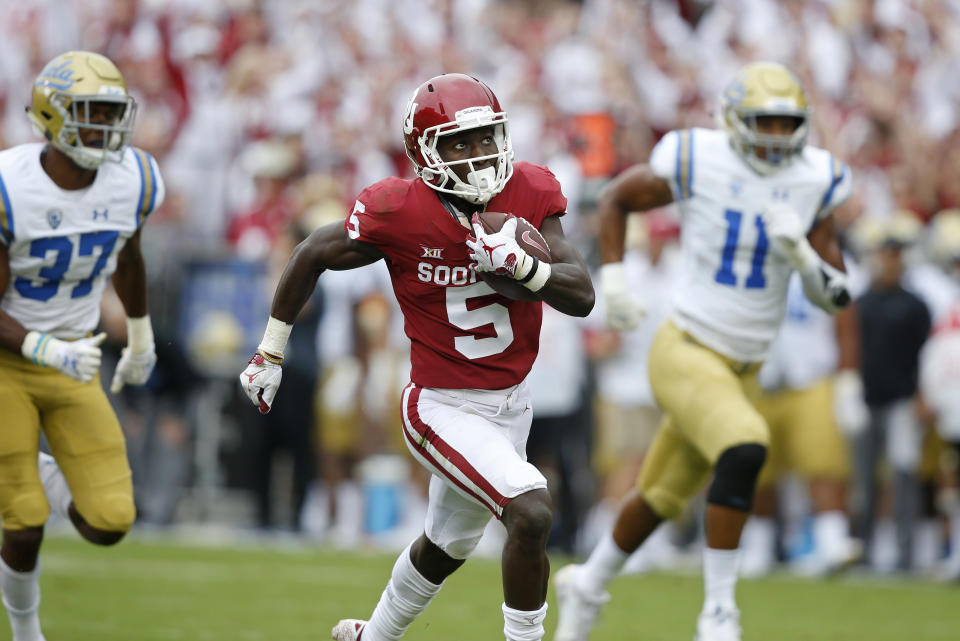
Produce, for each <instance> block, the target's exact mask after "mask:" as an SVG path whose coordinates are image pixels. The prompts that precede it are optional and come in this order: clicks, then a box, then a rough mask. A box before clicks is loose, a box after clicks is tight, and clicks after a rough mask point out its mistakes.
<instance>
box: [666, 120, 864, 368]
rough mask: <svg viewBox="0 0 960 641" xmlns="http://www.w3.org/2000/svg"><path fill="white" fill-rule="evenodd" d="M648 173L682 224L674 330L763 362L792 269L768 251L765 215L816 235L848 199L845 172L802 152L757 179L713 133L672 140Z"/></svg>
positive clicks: (821, 154) (826, 157)
mask: <svg viewBox="0 0 960 641" xmlns="http://www.w3.org/2000/svg"><path fill="white" fill-rule="evenodd" d="M650 166H651V168H652V169H653V172H654V173H655V174H656V175H657V176H659V177H661V178H663V179H664V180H666V181H667V182H668V183H669V184H670V187H671V189H672V190H673V195H674V199H675V200H676V201H677V203H678V205H679V208H680V211H681V214H682V216H683V221H682V236H681V243H682V247H683V266H682V269H681V278H680V286H679V288H678V291H677V296H676V301H675V303H676V306H675V312H674V317H673V318H674V321H675V322H676V323H677V325H678V326H679V327H681V328H682V329H684V330H686V331H688V332H689V333H690V334H691V335H693V336H694V337H695V338H696V339H697V340H698V341H700V342H702V343H703V344H704V345H706V346H708V347H710V348H711V349H714V350H716V351H717V352H719V353H721V354H723V355H725V356H728V357H730V358H734V359H737V360H740V361H749V362H756V361H762V360H763V359H764V358H765V357H766V355H767V351H768V349H769V346H770V343H771V342H772V341H773V339H774V337H775V336H776V334H777V328H778V327H779V326H780V322H781V320H782V319H783V314H784V309H785V306H786V296H787V283H788V281H789V278H790V273H791V272H792V270H793V268H792V266H791V265H790V263H789V261H788V260H787V257H786V255H785V254H784V253H783V252H782V251H781V250H780V249H779V248H778V247H775V246H771V243H770V241H769V239H768V238H767V235H766V230H765V228H764V225H763V220H762V218H761V212H763V210H764V208H765V207H766V206H767V205H768V204H771V203H774V202H782V203H786V204H788V205H790V206H791V207H792V208H793V209H794V210H795V211H796V212H797V213H798V214H799V215H800V217H801V222H802V224H803V225H804V226H805V228H807V229H808V230H809V229H813V227H814V226H816V224H817V223H818V222H819V221H821V220H823V219H824V218H825V217H826V216H828V215H829V214H830V212H831V211H832V210H833V208H834V207H836V206H837V205H838V204H840V203H842V202H843V201H844V200H846V199H847V198H848V197H849V195H850V192H851V189H852V180H851V176H850V169H849V168H848V167H847V166H846V165H845V164H843V163H841V162H839V161H838V160H835V159H834V158H833V156H832V155H831V154H830V153H829V152H827V151H824V150H822V149H817V148H814V147H805V148H804V150H803V153H802V155H801V157H800V158H797V159H796V161H794V162H793V163H792V164H791V165H790V166H789V167H787V168H785V169H783V170H781V171H778V172H776V173H774V174H772V175H769V176H761V175H759V174H757V173H756V172H754V171H753V170H752V169H751V168H750V167H749V166H748V165H747V164H746V163H745V162H744V161H743V160H742V159H741V158H740V156H739V155H738V154H737V153H736V151H734V149H733V148H732V147H731V146H730V141H729V139H728V137H727V134H726V133H724V132H723V131H720V130H715V129H686V130H681V131H671V132H670V133H668V134H667V135H666V136H664V137H663V139H661V140H660V142H659V143H657V146H656V147H655V148H654V150H653V153H652V154H651V156H650Z"/></svg>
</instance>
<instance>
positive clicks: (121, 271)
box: [113, 251, 147, 318]
mask: <svg viewBox="0 0 960 641" xmlns="http://www.w3.org/2000/svg"><path fill="white" fill-rule="evenodd" d="M113 289H114V290H115V291H116V292H117V297H118V298H119V299H120V302H121V303H123V309H124V311H125V312H126V314H127V318H143V317H144V316H146V315H147V268H146V265H145V264H144V262H143V254H141V253H140V252H139V251H135V252H130V253H127V252H124V253H122V254H121V256H120V259H119V260H118V263H117V271H116V272H114V274H113Z"/></svg>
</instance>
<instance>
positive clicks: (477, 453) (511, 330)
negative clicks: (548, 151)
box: [240, 74, 594, 641]
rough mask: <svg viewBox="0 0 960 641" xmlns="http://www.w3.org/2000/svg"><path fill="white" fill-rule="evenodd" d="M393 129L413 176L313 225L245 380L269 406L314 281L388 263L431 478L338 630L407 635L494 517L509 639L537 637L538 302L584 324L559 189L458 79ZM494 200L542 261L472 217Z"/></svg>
mask: <svg viewBox="0 0 960 641" xmlns="http://www.w3.org/2000/svg"><path fill="white" fill-rule="evenodd" d="M403 133H404V141H405V144H406V149H407V153H408V155H409V157H410V159H411V161H412V162H413V164H414V167H415V168H416V170H417V173H418V177H417V178H415V179H412V180H403V179H399V178H388V179H386V180H381V181H380V182H377V183H375V184H373V185H372V186H370V187H368V188H366V189H365V190H363V192H362V193H361V194H360V196H359V198H358V199H357V202H356V204H355V206H354V208H353V211H352V212H351V214H350V215H349V217H348V218H347V219H346V220H345V221H344V224H339V223H335V224H332V225H327V226H325V227H321V228H320V229H318V230H317V231H315V232H314V233H313V234H311V235H310V237H309V238H308V239H307V240H306V241H304V242H303V243H301V244H300V245H299V246H298V247H297V249H296V250H295V251H294V253H293V255H292V256H291V258H290V262H289V263H288V265H287V269H286V271H285V272H284V275H283V278H282V279H281V281H280V285H279V286H278V288H277V291H276V294H275V296H274V301H273V309H272V313H271V317H270V319H269V321H268V323H267V329H266V332H265V334H264V337H263V341H262V342H261V344H260V347H259V349H258V351H257V353H256V355H254V357H253V358H251V359H250V362H249V364H248V366H247V368H246V370H244V372H243V373H242V374H241V375H240V382H241V385H242V386H243V389H244V390H245V392H246V393H247V395H248V396H249V398H250V400H251V401H252V402H253V403H254V404H255V405H256V406H257V407H259V409H260V411H261V412H264V413H265V412H268V411H269V410H270V405H271V403H272V402H273V399H274V395H275V394H276V391H277V388H278V386H279V384H280V377H281V363H282V362H283V354H284V348H285V345H286V342H287V337H288V336H289V333H290V329H291V324H292V322H293V320H294V318H295V317H296V315H297V312H298V310H299V309H300V307H301V306H302V305H303V303H304V301H305V300H306V297H307V296H308V295H309V293H310V292H311V291H312V290H313V287H314V286H315V285H316V282H317V278H318V277H319V276H320V274H321V273H322V272H323V271H325V270H327V269H338V270H345V269H352V268H356V267H360V266H363V265H369V264H371V263H375V262H377V261H379V260H381V259H386V260H387V267H388V269H389V271H390V277H391V280H392V283H393V289H394V293H395V294H396V296H397V300H398V301H399V303H400V306H401V309H402V310H403V312H404V319H405V323H406V325H405V327H406V332H407V335H408V336H409V337H410V340H411V342H412V349H411V362H412V370H411V374H410V378H411V383H410V384H409V385H407V387H406V388H405V390H404V392H403V405H402V410H403V417H404V419H403V420H404V425H403V428H404V437H405V438H406V442H407V447H408V448H409V449H410V451H411V453H412V454H413V455H414V457H415V458H416V459H417V461H419V462H420V464H421V465H423V466H424V467H426V468H427V469H429V470H430V471H431V473H432V474H433V478H432V479H431V481H430V497H429V505H428V508H427V516H426V523H425V524H424V526H425V527H424V533H423V534H422V535H421V536H420V537H419V538H417V539H416V540H415V541H414V542H413V543H411V544H410V545H409V546H408V547H407V548H406V549H405V550H404V551H403V552H402V553H401V554H400V557H399V558H398V559H397V562H396V564H395V565H394V568H393V572H392V574H391V577H390V580H389V582H388V583H387V587H386V589H385V590H384V592H383V594H382V596H381V598H380V602H379V603H378V605H377V607H376V608H375V610H374V611H373V614H372V615H371V617H370V619H369V620H368V621H362V620H357V619H343V620H341V621H340V622H339V623H337V625H336V626H335V627H334V628H333V630H332V636H333V638H334V639H336V640H337V641H358V640H360V639H362V641H385V640H388V639H390V640H394V639H399V638H401V637H402V636H403V634H404V632H405V631H406V629H407V628H408V627H409V626H410V624H411V623H413V621H414V620H415V619H416V618H417V617H418V616H419V615H420V614H421V613H422V612H423V611H424V610H425V609H426V607H427V605H428V604H429V603H430V601H431V600H432V599H433V597H434V596H435V595H436V594H437V593H438V592H439V590H440V588H441V586H442V584H443V582H444V580H445V579H446V578H447V577H448V576H449V575H450V574H452V573H453V572H454V571H455V570H456V569H457V568H459V567H460V566H461V565H462V564H463V563H464V561H465V560H466V559H467V557H469V556H470V554H471V552H473V550H474V548H475V547H476V545H477V543H478V541H479V540H480V537H481V535H482V533H483V530H484V528H485V526H486V524H487V523H488V522H489V521H490V519H491V517H493V516H495V517H497V518H498V519H500V520H501V521H502V522H503V524H504V526H505V527H506V531H507V541H506V544H505V545H504V548H503V594H504V603H503V606H502V612H503V617H504V634H505V636H506V638H507V640H508V641H539V639H541V638H542V637H543V620H544V618H545V616H546V610H547V606H546V596H547V580H548V575H549V564H548V561H547V557H546V543H547V537H548V535H549V533H550V527H551V519H552V516H551V514H552V507H551V499H550V495H549V493H548V492H547V490H546V479H545V478H544V477H543V475H542V474H541V473H540V472H539V471H538V470H537V469H536V468H535V467H534V466H532V465H530V464H529V463H528V462H527V461H526V452H525V448H526V441H527V436H528V434H529V430H530V421H531V408H530V397H529V391H528V387H527V384H526V382H525V379H526V377H527V374H528V372H529V370H530V367H531V365H532V364H533V361H534V359H535V358H536V355H537V349H538V347H539V334H540V320H541V311H542V310H541V302H540V301H545V302H547V303H548V304H550V305H551V306H553V307H555V308H557V309H558V310H559V311H562V312H564V313H567V314H571V315H575V316H586V315H587V314H588V313H589V312H590V309H591V308H592V307H593V302H594V292H593V286H592V284H591V282H590V277H589V274H588V273H587V269H586V266H585V265H584V263H583V260H582V258H581V257H580V256H579V254H578V253H577V252H576V251H575V250H574V249H573V247H572V245H570V243H569V242H568V241H567V240H566V239H565V238H564V235H563V229H562V227H561V224H560V216H561V215H563V214H564V212H565V210H566V205H567V203H566V198H564V196H563V194H562V193H561V191H560V185H559V183H558V182H557V181H556V179H555V178H554V177H553V175H552V174H551V173H550V172H549V171H548V170H547V169H545V168H543V167H539V166H536V165H532V164H529V163H520V162H518V163H513V148H512V145H511V142H510V129H509V123H508V120H507V114H506V112H504V110H503V109H502V108H501V107H500V103H499V102H498V101H497V98H496V96H495V95H494V94H493V92H492V91H491V90H490V88H489V87H487V86H486V85H485V84H483V83H482V82H480V81H479V80H477V79H475V78H473V77H470V76H466V75H462V74H446V75H442V76H437V77H434V78H432V79H430V80H428V81H427V82H425V83H423V84H422V85H420V86H419V87H418V88H417V89H416V91H415V92H414V93H413V95H412V96H411V98H410V101H409V103H408V105H407V110H406V116H405V118H404V120H403ZM488 207H489V209H490V210H491V211H497V212H509V213H512V214H514V215H515V216H520V217H523V218H524V219H526V220H528V221H529V222H530V224H532V225H533V226H534V227H535V228H538V229H540V231H541V233H542V234H543V238H544V239H545V240H546V242H547V243H548V245H549V248H550V251H551V257H552V263H549V264H548V263H546V262H541V261H539V260H538V259H537V258H535V257H533V256H531V255H530V254H528V253H527V252H526V251H524V250H523V249H522V248H521V246H520V245H519V244H518V243H517V241H516V238H515V235H516V230H517V224H518V223H517V220H516V219H515V218H513V219H510V220H507V221H506V222H504V224H503V227H502V229H501V230H500V231H497V232H493V233H487V232H485V231H484V228H483V226H482V225H481V224H480V222H479V218H478V216H477V214H478V213H479V212H481V211H486V210H487V208H488ZM471 223H472V224H471ZM485 272H492V273H494V274H497V275H498V276H500V277H501V278H502V279H507V283H508V284H510V285H513V286H514V287H516V288H517V291H518V292H519V294H515V295H517V296H520V295H523V297H524V298H526V299H527V300H526V301H524V300H519V299H512V298H507V297H506V296H503V295H501V294H498V293H496V290H494V289H493V288H492V287H491V286H490V285H489V284H488V283H487V282H486V281H485V280H483V279H482V278H480V276H482V275H485V274H484V273H485ZM514 281H515V282H514ZM518 285H520V287H517V286H518Z"/></svg>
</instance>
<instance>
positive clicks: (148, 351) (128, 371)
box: [110, 316, 157, 394]
mask: <svg viewBox="0 0 960 641" xmlns="http://www.w3.org/2000/svg"><path fill="white" fill-rule="evenodd" d="M156 364H157V350H156V347H155V346H154V342H153V326H152V325H151V324H150V317H149V316H140V317H137V318H129V317H128V318H127V346H126V347H124V348H123V350H122V351H121V352H120V361H119V362H118V363H117V369H116V371H115V372H114V373H113V380H112V381H110V392H111V393H113V394H116V393H117V392H119V391H120V390H122V389H123V386H124V385H143V384H144V383H146V382H147V379H149V378H150V373H151V372H152V371H153V366H154V365H156Z"/></svg>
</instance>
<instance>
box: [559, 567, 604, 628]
mask: <svg viewBox="0 0 960 641" xmlns="http://www.w3.org/2000/svg"><path fill="white" fill-rule="evenodd" d="M580 567H581V566H579V565H568V566H566V567H563V568H560V571H559V572H557V573H556V574H555V575H554V577H553V586H554V589H555V590H556V592H557V609H558V612H557V631H556V632H555V633H554V635H553V641H587V640H588V639H589V638H590V631H591V630H592V629H593V626H594V624H595V623H596V621H597V615H599V614H600V608H601V607H602V606H603V605H604V604H605V603H607V602H608V601H610V594H609V593H607V592H604V593H603V594H600V595H597V596H592V595H587V594H583V593H582V592H581V591H580V589H579V588H578V587H577V582H576V578H577V573H578V572H579V571H580Z"/></svg>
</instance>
